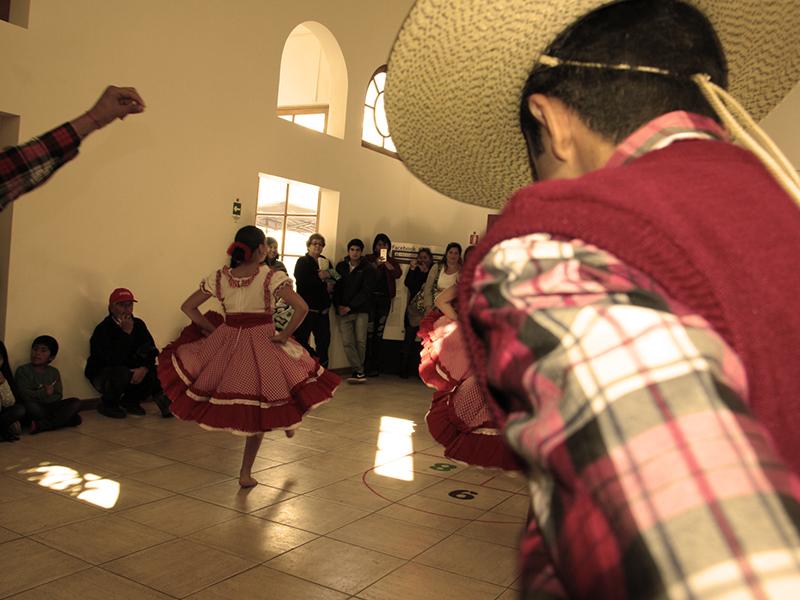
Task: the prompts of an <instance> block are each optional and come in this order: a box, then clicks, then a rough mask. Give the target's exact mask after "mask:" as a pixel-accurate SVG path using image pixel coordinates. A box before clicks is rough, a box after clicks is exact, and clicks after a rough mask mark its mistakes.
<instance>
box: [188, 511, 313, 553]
mask: <svg viewBox="0 0 800 600" xmlns="http://www.w3.org/2000/svg"><path fill="white" fill-rule="evenodd" d="M317 537H318V536H317V535H316V534H314V533H309V532H308V531H302V530H300V529H296V528H294V527H288V526H287V525H282V524H280V523H273V522H272V521H265V520H264V519H259V518H257V517H250V516H243V517H239V518H238V519H232V520H230V521H225V522H224V523H220V524H219V525H214V526H213V527H209V528H208V529H203V530H201V531H197V532H195V533H193V534H192V535H191V536H190V538H191V539H192V540H194V541H196V542H200V543H203V544H206V545H207V546H213V547H215V548H218V549H220V550H225V551H226V552H230V553H231V554H236V555H237V556H241V557H242V558H246V559H249V560H252V561H254V562H259V563H260V562H264V561H267V560H269V559H271V558H274V557H276V556H278V555H279V554H283V553H284V552H287V551H289V550H291V549H293V548H297V547H298V546H300V545H302V544H305V543H306V542H310V541H311V540H313V539H315V538H317Z"/></svg>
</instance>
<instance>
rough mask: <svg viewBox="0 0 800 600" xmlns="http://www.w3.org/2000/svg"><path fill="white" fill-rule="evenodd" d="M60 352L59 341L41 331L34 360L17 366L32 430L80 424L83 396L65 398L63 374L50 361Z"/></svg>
mask: <svg viewBox="0 0 800 600" xmlns="http://www.w3.org/2000/svg"><path fill="white" fill-rule="evenodd" d="M56 354H58V342H57V341H56V340H55V338H53V337H51V336H49V335H40V336H39V337H37V338H36V339H35V340H33V344H32V345H31V362H29V363H28V364H27V365H22V366H21V367H18V368H17V373H16V381H17V389H18V390H19V396H20V399H21V400H22V402H23V404H24V405H25V410H26V411H27V413H28V418H29V419H30V420H31V430H30V432H31V433H39V432H40V431H48V430H52V429H60V428H61V427H65V426H67V425H69V426H71V427H74V426H76V425H80V423H81V417H80V415H79V414H78V409H79V408H80V400H78V399H77V398H67V399H66V400H64V399H62V397H61V396H62V387H61V375H60V374H59V372H58V369H56V368H55V367H52V366H50V363H51V362H52V361H53V359H54V358H55V357H56Z"/></svg>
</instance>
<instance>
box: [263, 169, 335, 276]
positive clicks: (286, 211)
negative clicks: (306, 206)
mask: <svg viewBox="0 0 800 600" xmlns="http://www.w3.org/2000/svg"><path fill="white" fill-rule="evenodd" d="M260 175H263V176H265V177H272V178H273V179H280V180H282V181H284V182H285V183H286V191H285V192H284V197H283V212H282V213H281V212H275V211H268V212H262V211H260V210H259V208H258V203H256V214H255V222H254V223H253V224H254V225H255V226H256V227H258V218H259V217H281V218H282V219H283V221H282V222H283V225H282V227H281V237H280V239H279V240H278V244H279V245H278V248H279V250H280V252H279V254H278V260H280V261H281V262H285V260H284V259H285V258H286V257H287V256H288V257H296V258H298V259H299V258H302V257H303V256H305V254H287V253H286V252H285V249H286V230H287V225H288V221H289V217H314V219H315V221H316V223H315V225H314V231H315V232H318V231H319V224H320V217H321V214H322V187H320V186H315V187H317V206H316V210H315V212H313V213H296V212H289V191H290V189H291V186H292V184H295V183H301V184H302V183H304V182H302V181H294V180H292V179H285V178H283V177H277V176H272V175H268V174H266V173H261V174H260ZM308 185H314V184H308ZM259 229H260V227H259ZM262 231H263V230H262ZM264 233H265V235H269V234H268V233H267V232H266V231H265V232H264Z"/></svg>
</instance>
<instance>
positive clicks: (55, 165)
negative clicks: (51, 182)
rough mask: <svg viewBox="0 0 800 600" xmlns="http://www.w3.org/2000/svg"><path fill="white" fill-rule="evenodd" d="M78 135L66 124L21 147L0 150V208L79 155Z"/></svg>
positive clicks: (43, 180) (41, 182)
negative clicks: (0, 151)
mask: <svg viewBox="0 0 800 600" xmlns="http://www.w3.org/2000/svg"><path fill="white" fill-rule="evenodd" d="M80 143H81V138H80V137H78V134H77V133H76V132H75V130H74V129H73V128H72V125H70V124H69V123H65V124H64V125H61V126H60V127H57V128H56V129H53V130H52V131H49V132H47V133H45V134H44V135H43V136H41V137H37V138H33V139H32V140H31V141H30V142H28V143H27V144H24V145H22V146H12V147H10V148H6V149H5V150H3V152H2V153H0V210H3V209H4V208H5V207H6V205H8V204H10V203H11V201H12V200H14V199H15V198H17V196H21V195H22V194H24V193H25V192H29V191H31V190H32V189H33V188H35V187H37V186H40V185H42V184H43V183H44V182H45V181H47V180H48V179H49V178H50V176H51V175H52V174H53V173H55V172H56V171H57V170H58V169H59V168H60V167H61V166H62V165H64V164H65V163H67V162H68V161H70V160H72V159H73V158H75V157H76V156H77V155H78V146H80Z"/></svg>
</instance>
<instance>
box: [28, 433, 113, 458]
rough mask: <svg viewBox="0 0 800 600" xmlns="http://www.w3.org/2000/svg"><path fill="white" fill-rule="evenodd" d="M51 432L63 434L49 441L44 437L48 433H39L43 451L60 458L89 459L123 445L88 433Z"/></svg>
mask: <svg viewBox="0 0 800 600" xmlns="http://www.w3.org/2000/svg"><path fill="white" fill-rule="evenodd" d="M52 433H54V434H56V433H58V434H64V437H60V438H59V439H58V441H57V442H56V443H49V442H47V440H46V439H44V438H45V437H46V436H47V435H50V433H49V432H47V433H43V434H41V437H42V438H43V440H42V441H43V443H44V444H43V445H44V448H45V451H46V452H47V453H52V454H55V455H56V456H58V457H61V458H69V459H72V460H76V461H79V462H85V461H86V460H87V459H89V460H91V459H92V458H93V457H96V456H98V455H99V454H102V453H104V452H111V451H113V450H119V449H121V448H124V446H120V445H119V444H115V443H113V442H109V441H107V440H101V439H98V438H96V437H92V436H90V435H75V436H69V435H68V434H69V433H70V432H69V430H62V431H54V432H52ZM37 437H38V436H37ZM52 460H53V461H54V462H55V461H56V460H57V459H55V457H53V459H52Z"/></svg>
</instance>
